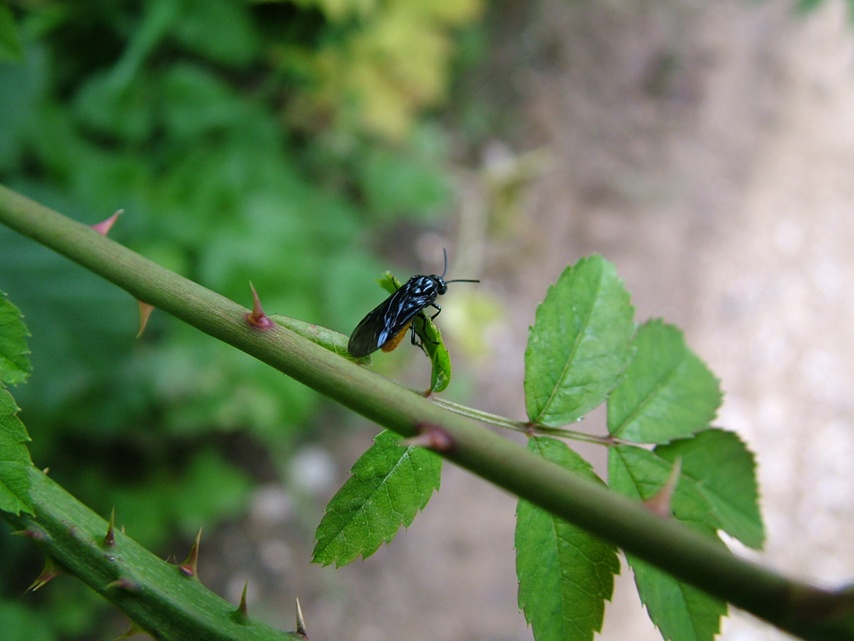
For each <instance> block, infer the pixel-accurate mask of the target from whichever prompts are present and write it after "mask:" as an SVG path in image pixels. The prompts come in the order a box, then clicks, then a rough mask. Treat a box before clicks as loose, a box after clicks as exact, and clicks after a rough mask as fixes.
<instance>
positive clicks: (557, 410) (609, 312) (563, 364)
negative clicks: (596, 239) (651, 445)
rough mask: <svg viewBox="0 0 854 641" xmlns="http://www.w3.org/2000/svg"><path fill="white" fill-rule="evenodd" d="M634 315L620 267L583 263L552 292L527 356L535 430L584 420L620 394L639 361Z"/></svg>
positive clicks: (527, 394) (588, 260)
mask: <svg viewBox="0 0 854 641" xmlns="http://www.w3.org/2000/svg"><path fill="white" fill-rule="evenodd" d="M633 314H634V308H633V307H632V305H631V302H630V300H629V294H628V292H627V291H626V289H625V287H624V286H623V282H622V280H620V278H619V276H617V272H616V270H615V268H614V266H613V265H612V264H611V263H609V262H608V261H606V260H605V259H603V258H602V257H601V256H598V255H594V256H590V257H588V258H583V259H581V260H580V261H578V262H577V263H576V264H575V266H573V267H568V268H567V269H566V270H564V272H563V274H561V276H560V278H559V279H558V281H557V283H555V284H554V285H552V286H551V287H549V291H548V293H547V294H546V298H545V300H544V301H543V302H542V303H541V304H540V306H539V307H538V308H537V315H536V318H535V320H534V326H533V327H531V329H530V331H529V334H528V348H527V349H526V350H525V403H526V406H527V410H528V418H529V419H530V420H531V422H532V423H536V424H539V425H547V426H552V427H557V426H561V425H566V424H567V423H571V422H573V421H576V420H578V419H580V418H581V417H582V416H584V414H585V413H587V412H588V411H590V410H591V409H593V408H594V407H596V406H597V405H599V404H600V403H602V402H603V401H604V400H605V398H606V397H607V395H608V393H609V392H610V391H611V390H612V389H614V387H616V385H617V383H618V382H619V379H620V375H621V374H622V372H623V370H625V369H626V366H628V364H629V362H630V360H631V356H632V348H631V338H632V334H633V333H634V325H633V323H632V316H633Z"/></svg>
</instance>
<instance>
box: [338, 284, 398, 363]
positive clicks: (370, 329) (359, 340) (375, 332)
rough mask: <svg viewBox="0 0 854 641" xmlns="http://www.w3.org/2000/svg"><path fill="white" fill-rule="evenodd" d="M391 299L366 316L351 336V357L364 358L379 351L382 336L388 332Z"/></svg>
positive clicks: (348, 345)
mask: <svg viewBox="0 0 854 641" xmlns="http://www.w3.org/2000/svg"><path fill="white" fill-rule="evenodd" d="M390 300H391V297H389V298H387V299H386V300H385V301H384V302H383V303H382V304H381V305H380V306H378V307H377V308H376V309H374V310H373V311H371V312H368V315H367V316H365V317H364V318H363V319H362V320H361V322H360V323H359V324H358V325H356V329H354V330H353V333H352V334H350V341H349V342H348V343H347V351H348V352H350V356H355V357H357V358H358V357H362V356H367V355H368V354H370V353H372V352H375V351H376V350H378V349H379V348H380V347H381V345H382V343H380V334H384V333H385V332H386V330H387V324H388V323H387V319H388V308H389V301H390Z"/></svg>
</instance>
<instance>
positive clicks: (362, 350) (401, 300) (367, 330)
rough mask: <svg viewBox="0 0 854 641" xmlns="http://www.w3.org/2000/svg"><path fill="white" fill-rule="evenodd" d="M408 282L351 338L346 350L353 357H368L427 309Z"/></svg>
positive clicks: (360, 324)
mask: <svg viewBox="0 0 854 641" xmlns="http://www.w3.org/2000/svg"><path fill="white" fill-rule="evenodd" d="M411 289H412V287H411V286H410V283H409V282H407V283H406V284H405V285H404V286H403V287H401V288H400V289H398V290H397V291H396V292H395V293H394V294H392V295H391V296H389V297H388V298H386V299H385V300H384V301H383V302H382V303H380V304H379V305H378V306H377V307H376V308H375V309H374V310H372V311H370V312H369V313H368V315H367V316H365V317H364V318H363V319H362V321H361V322H360V323H359V324H358V325H356V329H354V330H353V333H352V334H351V335H350V341H349V342H348V343H347V351H348V352H350V355H351V356H356V357H360V356H367V355H368V354H370V353H371V352H375V351H376V350H378V349H379V348H380V347H382V346H383V345H385V344H386V343H387V342H388V341H390V340H392V339H393V338H394V337H395V336H397V335H398V334H399V333H400V332H402V331H404V330H405V329H406V327H407V326H408V325H409V323H410V322H411V321H412V319H413V318H415V316H416V314H418V312H420V311H421V310H422V309H424V305H423V304H421V300H420V297H417V296H415V297H413V296H412V292H411Z"/></svg>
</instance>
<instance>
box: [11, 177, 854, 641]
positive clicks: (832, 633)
mask: <svg viewBox="0 0 854 641" xmlns="http://www.w3.org/2000/svg"><path fill="white" fill-rule="evenodd" d="M0 222H3V223H5V224H6V225H8V226H9V227H11V228H13V229H15V230H17V231H18V232H20V233H21V234H23V235H25V236H29V237H30V238H33V239H34V240H36V241H37V242H39V243H41V244H43V245H46V246H48V247H50V248H52V249H53V250H55V251H56V252H58V253H60V254H62V255H64V256H66V257H68V258H69V259H71V260H73V261H74V262H77V263H79V264H80V265H82V266H84V267H86V268H88V269H89V270H91V271H93V272H95V273H97V274H99V275H101V276H102V277H104V278H106V279H107V280H109V281H111V282H113V283H115V284H116V285H118V286H119V287H121V288H123V289H125V290H126V291H127V292H129V293H130V294H131V295H132V296H134V297H136V298H138V299H140V300H142V301H145V302H147V303H149V304H151V305H153V306H155V307H157V308H159V309H162V310H164V311H166V312H168V313H170V314H172V315H174V316H176V317H178V318H180V319H181V320H183V321H185V322H187V323H188V324H190V325H192V326H194V327H196V328H197V329H200V330H201V331H203V332H205V333H207V334H209V335H211V336H213V337H214V338H217V339H219V340H222V341H224V342H226V343H229V344H230V345H233V346H234V347H237V348H238V349H240V350H242V351H244V352H246V353H248V354H250V355H252V356H254V357H256V358H258V359H259V360H261V361H263V362H265V363H267V364H269V365H270V366H272V367H274V368H276V369H278V370H280V371H281V372H283V373H285V374H287V375H288V376H291V377H293V378H294V379H296V380H298V381H300V382H302V383H303V384H305V385H308V386H309V387H311V388H313V389H315V390H316V391H318V392H320V393H321V394H324V395H326V396H328V397H330V398H332V399H334V400H336V401H338V402H339V403H341V404H342V405H345V406H346V407H348V408H350V409H352V410H353V411H355V412H358V413H359V414H361V415H363V416H365V417H366V418H368V419H370V420H372V421H375V422H376V423H379V424H380V425H383V426H385V427H387V428H389V429H392V430H394V431H396V432H398V433H399V434H402V435H404V436H414V435H415V434H417V433H418V432H419V431H420V430H424V429H429V430H439V431H440V432H442V433H443V436H444V438H443V439H441V440H442V442H443V445H444V446H445V451H443V452H441V453H442V455H443V456H444V457H445V458H447V459H449V460H451V461H453V462H455V463H457V464H458V465H460V466H462V467H464V468H466V469H468V470H470V471H471V472H473V473H475V474H477V475H478V476H481V477H482V478H484V479H486V480H488V481H490V482H492V483H494V484H495V485H498V486H499V487H503V488H504V489H506V490H508V491H509V492H511V493H513V494H516V495H518V496H520V497H522V498H524V499H526V500H527V501H530V502H531V503H533V504H535V505H537V506H539V507H541V508H543V509H545V510H548V511H549V512H551V513H553V514H555V515H557V516H559V517H561V518H563V519H565V520H567V521H569V522H571V523H573V524H575V525H577V526H579V527H581V528H583V529H585V530H587V531H588V532H590V533H592V534H594V535H596V536H598V537H600V538H602V539H604V540H606V541H608V542H610V543H613V544H614V545H617V546H619V547H621V548H623V549H624V550H625V551H626V552H628V553H630V554H633V555H635V556H637V557H639V558H641V559H643V560H645V561H647V562H649V563H651V564H653V565H655V566H657V567H658V568H660V569H662V570H664V571H665V572H668V573H670V574H672V575H673V576H675V577H677V578H679V579H681V580H684V581H686V582H688V583H691V584H693V585H695V586H697V587H698V588H700V589H702V590H705V591H706V592H708V593H709V594H712V595H713V596H716V597H719V598H721V599H724V600H726V601H728V602H730V603H732V604H733V605H735V606H737V607H739V608H742V609H744V610H747V611H749V612H751V613H752V614H754V615H756V616H758V617H759V618H761V619H764V620H766V621H768V622H769V623H772V624H773V625H776V626H777V627H779V628H781V629H783V630H786V631H788V632H791V633H793V634H797V635H799V636H801V637H803V638H804V639H810V640H816V641H819V640H820V641H831V640H832V641H841V640H844V639H851V640H854V606H852V603H851V601H852V597H851V595H850V593H846V592H832V591H827V590H823V589H820V588H817V587H814V586H810V585H807V584H803V583H798V582H795V581H792V580H789V579H787V578H785V577H783V576H781V575H779V574H777V573H775V572H773V571H771V570H769V569H766V568H764V567H762V566H760V565H758V564H756V563H753V562H750V561H747V560H745V559H742V558H739V557H737V556H735V555H734V554H732V553H730V552H729V551H727V550H726V549H724V548H723V547H722V546H720V545H716V544H715V543H714V542H713V540H712V539H710V538H709V537H707V536H704V535H703V534H701V533H699V532H696V531H694V530H692V529H690V528H688V527H686V526H684V525H682V524H680V523H677V522H676V521H674V520H672V519H663V518H660V517H658V516H655V515H654V514H652V513H651V512H650V511H649V510H647V509H645V508H644V507H643V505H642V504H641V503H639V502H636V501H631V500H629V499H627V498H625V497H622V496H619V495H617V494H615V493H613V492H611V491H609V490H607V489H605V488H603V487H601V486H599V485H597V484H595V483H593V482H590V481H588V480H586V479H583V478H580V477H579V476H576V475H574V474H572V473H569V472H567V471H566V470H563V469H561V468H560V467H558V466H557V465H555V464H553V463H550V462H548V461H545V460H543V459H541V458H538V457H536V456H533V455H531V454H529V453H527V452H526V451H525V450H524V448H521V447H519V446H518V445H516V444H515V443H512V442H511V441H509V440H507V439H505V438H502V437H500V436H498V435H497V434H494V433H493V432H491V431H489V430H487V429H485V428H483V427H481V426H480V425H478V424H476V423H474V422H473V421H471V420H470V419H468V418H465V417H462V416H459V415H456V414H454V413H452V412H449V411H447V410H445V409H443V408H441V407H439V406H437V405H436V404H434V403H432V402H431V401H429V400H427V399H425V398H423V397H422V396H420V395H418V394H416V393H413V392H411V391H409V390H407V389H405V388H403V387H401V386H399V385H397V384H395V383H393V382H391V381H388V380H386V379H384V378H382V377H380V376H377V375H375V374H373V373H372V372H370V371H368V370H366V369H364V368H362V367H360V366H358V365H356V364H354V363H351V362H350V361H348V360H347V359H345V358H342V357H340V356H338V355H336V354H334V353H332V352H330V351H328V350H326V349H324V348H322V347H320V346H318V345H316V344H314V343H312V342H311V341H310V340H307V339H305V338H303V337H301V336H299V335H297V334H295V333H294V332H292V331H290V330H288V329H285V328H284V327H281V326H279V325H274V326H272V327H270V328H268V329H258V328H256V327H253V326H251V325H250V324H249V323H248V322H247V320H246V317H245V314H246V313H247V311H248V310H246V309H245V308H243V307H241V306H240V305H238V304H236V303H234V302H232V301H230V300H228V299H226V298H224V297H222V296H220V295H218V294H215V293H214V292H211V291H209V290H207V289H205V288H204V287H202V286H200V285H198V284H196V283H193V282H191V281H189V280H187V279H185V278H182V277H181V276H178V275H177V274H174V273H172V272H170V271H168V270H166V269H163V268H162V267H159V266H158V265H156V264H155V263H152V262H151V261H149V260H147V259H145V258H143V257H141V256H139V255H138V254H136V253H134V252H132V251H130V250H129V249H127V248H125V247H122V246H121V245H119V244H117V243H115V242H113V241H111V240H110V239H108V238H105V237H104V236H102V235H101V234H99V233H97V232H95V231H93V230H92V229H91V228H89V227H87V226H85V225H82V224H79V223H76V222H74V221H72V220H70V219H68V218H66V217H64V216H61V215H60V214H58V213H56V212H54V211H52V210H50V209H48V208H46V207H43V206H41V205H39V204H37V203H34V202H32V201H31V200H29V199H27V198H25V197H23V196H20V195H18V194H16V193H14V192H12V191H10V190H8V189H6V188H3V187H2V186H0ZM93 313H97V310H93Z"/></svg>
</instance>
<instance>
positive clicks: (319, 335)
mask: <svg viewBox="0 0 854 641" xmlns="http://www.w3.org/2000/svg"><path fill="white" fill-rule="evenodd" d="M270 318H271V319H273V321H275V322H276V324H278V325H281V326H282V327H287V328H288V329H289V330H291V331H292V332H295V333H297V334H299V335H300V336H302V337H303V338H307V339H308V340H310V341H311V342H312V343H317V344H318V345H320V346H321V347H325V348H326V349H328V350H329V351H330V352H335V353H336V354H338V355H339V356H343V357H344V358H348V359H350V360H351V361H354V362H356V363H359V364H360V365H366V364H368V363H370V362H371V357H370V356H363V357H361V358H353V357H352V356H350V353H349V352H348V351H347V341H348V340H349V339H348V337H347V336H345V335H344V334H339V333H338V332H336V331H333V330H331V329H327V328H326V327H321V326H320V325H315V324H314V323H306V322H305V321H301V320H297V319H295V318H290V317H289V316H279V315H277V314H271V315H270Z"/></svg>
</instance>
